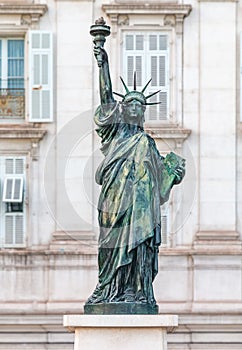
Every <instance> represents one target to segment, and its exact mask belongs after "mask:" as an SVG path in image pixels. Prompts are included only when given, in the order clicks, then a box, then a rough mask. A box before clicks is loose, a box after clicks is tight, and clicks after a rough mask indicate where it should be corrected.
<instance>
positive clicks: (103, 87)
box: [90, 17, 114, 105]
mask: <svg viewBox="0 0 242 350" xmlns="http://www.w3.org/2000/svg"><path fill="white" fill-rule="evenodd" d="M90 33H91V35H92V36H93V37H94V39H93V42H94V45H95V46H94V55H95V57H96V60H97V63H98V67H99V87H100V99H101V104H102V105H105V104H109V103H112V102H114V98H113V91H112V82H111V78H110V72H109V64H108V55H107V52H106V51H105V50H104V48H103V46H104V43H105V41H106V39H105V37H106V36H108V35H109V34H110V27H109V26H107V25H106V24H105V21H104V19H103V18H102V17H101V18H99V19H98V20H96V22H95V24H94V25H93V26H91V30H90Z"/></svg>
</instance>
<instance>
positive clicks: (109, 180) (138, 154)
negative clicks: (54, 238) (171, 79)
mask: <svg viewBox="0 0 242 350" xmlns="http://www.w3.org/2000/svg"><path fill="white" fill-rule="evenodd" d="M90 33H91V35H93V36H94V44H95V46H94V55H95V57H96V59H97V63H98V67H99V84H100V100H101V104H100V106H99V107H98V108H97V111H96V113H95V118H94V120H95V123H96V125H97V130H96V131H97V133H98V135H99V136H100V138H101V143H102V146H101V151H102V153H103V155H104V160H103V161H102V163H101V164H100V166H99V167H98V169H97V172H96V182H97V183H98V184H99V185H100V186H101V193H100V197H99V203H98V212H99V216H98V219H99V226H100V234H99V248H98V265H99V280H98V284H97V286H96V288H95V290H94V292H93V294H92V295H91V296H90V297H89V299H88V300H87V302H86V304H85V306H84V312H85V313H86V314H157V313H158V306H157V304H156V301H155V297H154V292H153V286H152V282H153V280H154V278H155V276H156V274H157V272H158V249H159V245H160V244H161V216H160V206H161V205H162V204H163V203H164V202H166V201H167V200H168V198H169V194H170V191H171V188H172V187H173V185H176V184H179V183H180V182H181V180H182V178H183V176H184V174H185V161H184V159H183V158H181V157H179V156H177V155H176V154H174V153H172V152H171V153H169V154H168V155H167V156H166V157H165V158H164V157H162V156H161V155H160V153H159V151H158V149H157V148H156V144H155V141H154V140H153V139H152V138H151V137H150V136H149V135H148V134H146V133H145V131H144V128H143V125H144V120H145V110H146V106H148V105H151V104H154V103H149V102H148V100H149V98H150V97H151V96H153V94H154V93H152V94H151V95H148V96H147V95H146V94H145V92H146V89H147V87H148V85H149V83H150V81H149V82H148V83H147V84H146V85H145V86H144V87H143V89H142V90H141V91H137V89H136V75H135V73H134V85H133V90H132V91H130V90H129V89H128V87H127V86H126V84H125V82H124V81H123V79H122V78H121V81H122V84H123V86H124V94H120V93H114V92H113V90H112V83H111V78H110V72H109V63H108V56H107V53H106V51H105V50H104V48H103V45H104V42H105V36H108V35H109V34H110V28H109V27H108V26H107V25H105V22H104V20H103V19H102V18H101V19H99V20H97V21H96V23H95V25H93V26H91V31H90ZM157 92H158V91H157ZM114 94H115V95H118V96H119V98H121V101H120V102H118V101H116V100H115V98H114Z"/></svg>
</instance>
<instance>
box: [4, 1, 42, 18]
mask: <svg viewBox="0 0 242 350" xmlns="http://www.w3.org/2000/svg"><path fill="white" fill-rule="evenodd" d="M47 9H48V6H47V5H44V4H43V5H42V4H19V3H15V4H9V3H8V4H4V3H0V15H18V14H19V15H38V16H43V15H44V14H45V13H46V11H47Z"/></svg>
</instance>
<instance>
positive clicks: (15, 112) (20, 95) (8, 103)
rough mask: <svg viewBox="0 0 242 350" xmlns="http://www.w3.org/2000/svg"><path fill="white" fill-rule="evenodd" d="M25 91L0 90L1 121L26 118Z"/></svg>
mask: <svg viewBox="0 0 242 350" xmlns="http://www.w3.org/2000/svg"><path fill="white" fill-rule="evenodd" d="M24 106H25V89H0V119H3V118H4V119H5V118H6V119H15V118H24Z"/></svg>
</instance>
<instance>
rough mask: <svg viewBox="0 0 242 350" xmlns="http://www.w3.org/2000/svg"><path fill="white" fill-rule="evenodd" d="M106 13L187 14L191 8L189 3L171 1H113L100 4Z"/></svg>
mask: <svg viewBox="0 0 242 350" xmlns="http://www.w3.org/2000/svg"><path fill="white" fill-rule="evenodd" d="M102 9H103V10H104V12H106V14H107V15H113V14H125V15H126V14H135V15H137V14H142V15H143V14H145V15H161V14H163V15H183V16H184V17H185V16H188V15H189V13H190V12H191V10H192V6H191V5H180V4H171V3H158V2H156V3H155V2H153V3H147V2H143V3H140V2H139V3H126V4H124V3H119V4H117V3H115V4H106V5H103V6H102Z"/></svg>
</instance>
